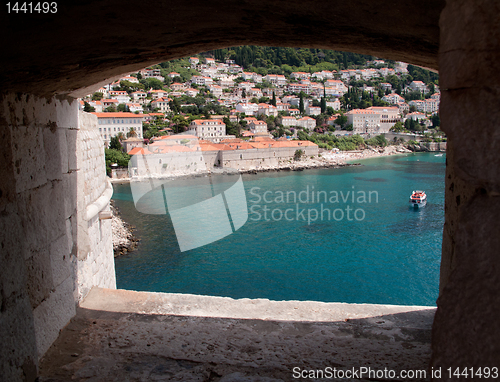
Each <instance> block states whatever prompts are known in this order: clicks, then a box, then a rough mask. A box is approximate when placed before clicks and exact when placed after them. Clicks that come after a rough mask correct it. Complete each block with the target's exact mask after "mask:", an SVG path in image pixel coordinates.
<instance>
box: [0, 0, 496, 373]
mask: <svg viewBox="0 0 500 382" xmlns="http://www.w3.org/2000/svg"><path fill="white" fill-rule="evenodd" d="M377 5H378V8H377ZM445 5H446V7H445ZM443 7H445V8H444V11H443V12H442V13H441V10H442V9H443ZM498 8H499V5H498V3H496V2H495V1H492V0H473V1H466V0H456V1H448V3H447V4H445V2H444V1H424V2H412V1H402V2H398V3H397V4H394V5H392V6H387V4H377V3H373V2H371V3H365V2H340V1H330V2H322V1H309V2H303V1H286V2H285V1H276V2H265V3H264V2H259V3H256V2H239V3H238V6H237V7H235V6H234V4H233V3H232V2H230V1H228V0H226V1H220V2H211V3H207V2H196V3H189V4H187V3H186V4H183V3H175V4H173V3H169V2H164V3H160V4H156V5H155V8H154V9H152V10H151V11H150V12H148V11H146V10H144V9H142V8H141V6H140V5H137V4H136V3H133V2H130V1H129V2H118V1H110V2H106V3H105V4H103V3H99V4H96V3H90V4H80V3H74V4H72V5H67V6H63V5H61V8H60V13H59V14H54V15H46V16H42V15H39V16H28V15H24V16H23V15H6V13H3V14H2V16H1V21H2V25H3V26H4V27H5V28H6V33H4V35H5V36H7V38H6V39H5V46H4V52H5V54H4V55H2V57H1V58H0V62H1V66H2V72H1V73H0V79H1V80H2V85H3V92H10V93H18V92H21V93H25V94H34V95H37V96H47V97H49V98H48V102H47V103H51V102H57V101H56V99H54V98H51V97H53V96H54V95H57V94H58V95H59V97H60V96H61V95H63V96H64V95H68V94H69V95H70V97H74V96H81V95H84V94H86V93H88V92H89V88H86V87H87V86H91V85H92V84H95V83H99V84H100V83H103V82H104V83H105V82H107V80H108V79H110V78H116V76H118V75H120V74H121V73H123V72H130V71H134V70H137V69H140V68H141V67H144V66H146V65H150V64H154V63H156V62H159V61H163V60H166V59H169V58H178V57H183V56H186V55H187V54H192V53H196V52H200V51H205V50H208V49H213V48H219V47H227V46H232V45H243V44H261V45H277V46H302V47H318V48H331V49H339V50H347V51H355V52H359V53H367V54H373V55H376V56H380V57H385V58H389V59H396V60H402V61H407V62H411V63H414V64H420V65H423V66H426V67H429V68H433V69H438V67H439V69H440V74H441V89H442V97H443V98H442V103H441V113H442V124H443V128H444V129H445V130H446V132H447V133H448V135H449V146H448V157H447V162H448V166H447V178H446V226H445V229H444V240H443V258H442V271H441V283H440V285H441V286H440V298H439V300H438V313H437V315H436V321H435V324H434V336H433V338H434V343H433V349H434V360H433V364H434V365H443V366H448V365H449V366H455V365H458V364H459V363H460V362H463V361H464V360H465V361H467V362H468V363H469V364H471V365H479V364H484V365H486V364H491V363H492V362H494V361H495V360H498V357H499V356H498V354H499V349H498V345H494V344H495V343H496V344H498V343H500V341H499V340H498V336H499V335H500V334H499V333H500V329H499V328H498V326H497V325H496V324H495V322H497V321H496V319H497V317H498V315H499V307H498V306H499V305H498V303H497V299H498V297H497V296H498V295H499V285H500V282H499V271H498V268H497V265H496V260H497V257H496V254H498V253H500V243H499V242H498V240H499V236H498V234H497V232H498V223H497V221H498V216H499V213H500V210H499V209H500V206H499V202H498V196H499V195H500V185H499V177H498V168H499V166H498V164H499V163H498V162H499V159H498V154H497V152H498V146H499V143H498V142H499V140H500V138H499V136H498V134H499V133H498V129H497V125H498V120H499V118H498V116H497V114H498V112H497V105H498V99H499V98H500V97H499V94H498V74H497V69H498V67H499V62H500V60H499V59H498V58H499V57H498V54H497V53H496V52H498V48H499V47H498V44H499V43H498V39H497V38H496V37H497V36H498V34H499V23H498V19H497V17H498V16H497V15H498V14H499V9H498ZM138 9H139V10H142V11H143V12H137V10H138ZM127 14H128V15H133V20H132V21H130V22H129V23H127V16H126V15H127ZM61 15H62V17H61ZM166 15H168V16H166ZM210 15H214V16H213V17H209V16H210ZM20 17H25V19H23V22H22V23H21V22H19V20H20ZM129 17H132V16H129ZM165 17H171V20H170V23H167V24H166V23H165ZM74 20H78V22H76V23H75V22H74ZM110 20H113V22H114V23H115V24H114V25H113V24H112V23H111V22H110ZM221 20H223V21H224V22H222V23H221ZM439 20H440V21H439ZM26 22H28V24H29V25H30V27H29V28H25V25H26ZM132 25H136V26H137V27H136V28H133V27H132ZM112 26H114V28H112ZM117 26H118V27H117ZM439 27H440V28H439ZM439 29H441V37H439ZM34 30H35V31H36V32H37V33H33V31H34ZM61 31H64V33H61ZM89 31H95V32H94V33H92V32H89ZM325 31H326V32H325ZM144 36H147V39H145V38H144ZM124 41H126V43H124ZM438 49H439V50H440V53H439V55H438ZM101 81H102V82H101ZM16 97H17V96H16ZM28 98H29V97H24V98H23V97H19V98H17V99H18V101H19V102H20V103H21V104H23V103H24V104H26V105H30V103H29V102H30V101H29V100H28ZM6 99H7V98H3V100H4V101H5V100H6ZM11 99H13V98H11ZM68 100H69V101H70V102H71V98H68ZM3 113H5V109H4V111H3ZM40 113H41V111H40V110H38V109H37V110H35V111H34V115H35V117H36V118H38V117H40ZM3 117H5V116H3ZM19 118H21V119H22V116H20V117H19ZM4 119H5V118H4ZM471 126H477V129H476V131H475V132H474V134H472V135H470V131H471V130H470V129H471ZM2 137H3V138H4V139H7V140H8V141H9V142H7V143H6V144H7V145H8V146H9V147H14V144H15V143H14V142H11V141H10V140H11V138H12V137H5V136H2ZM2 155H3V157H4V159H5V163H7V162H8V161H9V160H11V159H12V155H11V153H3V154H2ZM10 177H11V174H10V172H9V171H6V172H5V177H4V179H10ZM7 191H8V190H7ZM7 191H4V193H3V197H4V198H6V197H7V196H8V195H9V194H8V192H7ZM0 205H1V206H3V205H4V204H3V203H0ZM4 300H5V299H4Z"/></svg>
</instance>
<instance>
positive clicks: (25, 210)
mask: <svg viewBox="0 0 500 382" xmlns="http://www.w3.org/2000/svg"><path fill="white" fill-rule="evenodd" d="M50 189H51V186H49V185H47V184H46V185H44V186H42V187H39V188H37V189H35V190H31V191H25V192H23V193H21V194H18V198H17V210H18V214H19V216H20V218H21V220H22V233H23V243H24V245H25V246H26V251H25V258H28V257H30V256H31V253H32V251H34V250H36V249H39V248H43V247H45V246H47V245H48V244H49V240H48V236H49V235H48V229H49V228H48V216H49V212H48V210H49V209H50Z"/></svg>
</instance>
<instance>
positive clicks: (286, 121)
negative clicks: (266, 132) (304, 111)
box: [280, 116, 298, 127]
mask: <svg viewBox="0 0 500 382" xmlns="http://www.w3.org/2000/svg"><path fill="white" fill-rule="evenodd" d="M280 120H281V122H280V123H281V124H282V125H283V126H284V127H291V126H298V123H297V118H295V117H287V116H283V117H281V119H280Z"/></svg>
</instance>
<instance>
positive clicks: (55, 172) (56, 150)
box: [42, 127, 68, 180]
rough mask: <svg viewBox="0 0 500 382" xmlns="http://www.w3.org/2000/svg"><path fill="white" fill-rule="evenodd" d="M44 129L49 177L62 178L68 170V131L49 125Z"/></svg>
mask: <svg viewBox="0 0 500 382" xmlns="http://www.w3.org/2000/svg"><path fill="white" fill-rule="evenodd" d="M42 131H43V147H44V150H45V171H46V174H47V179H48V180H54V179H62V174H63V173H67V172H68V149H67V146H66V132H65V131H64V129H57V128H48V127H45V128H43V129H42Z"/></svg>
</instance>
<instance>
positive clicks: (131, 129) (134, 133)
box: [127, 127, 137, 138]
mask: <svg viewBox="0 0 500 382" xmlns="http://www.w3.org/2000/svg"><path fill="white" fill-rule="evenodd" d="M127 137H129V138H130V137H132V138H135V137H137V132H136V131H135V129H134V128H133V127H131V128H130V130H129V132H128V133H127Z"/></svg>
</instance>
